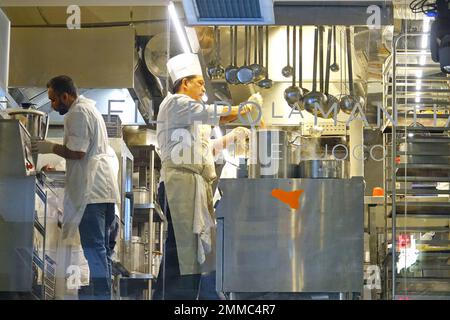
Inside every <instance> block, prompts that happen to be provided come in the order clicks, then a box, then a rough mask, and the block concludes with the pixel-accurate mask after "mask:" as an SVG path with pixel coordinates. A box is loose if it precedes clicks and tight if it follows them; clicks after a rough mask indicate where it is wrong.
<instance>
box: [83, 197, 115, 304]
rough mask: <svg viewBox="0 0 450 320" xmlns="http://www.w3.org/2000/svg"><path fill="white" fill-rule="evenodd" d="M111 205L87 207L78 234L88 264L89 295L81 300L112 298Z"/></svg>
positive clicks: (112, 217) (112, 208)
mask: <svg viewBox="0 0 450 320" xmlns="http://www.w3.org/2000/svg"><path fill="white" fill-rule="evenodd" d="M114 216H115V215H114V204H113V203H95V204H88V205H87V206H86V210H85V211H84V214H83V218H82V219H81V222H80V226H79V231H80V240H81V246H82V248H83V252H84V256H85V257H86V260H87V262H88V265H89V274H90V277H89V287H90V288H89V289H90V290H87V291H86V292H90V294H87V295H86V296H83V297H80V298H83V299H97V300H110V299H111V274H112V265H111V250H110V247H109V233H110V229H111V226H112V224H113V222H114Z"/></svg>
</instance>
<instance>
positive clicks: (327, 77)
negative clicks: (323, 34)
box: [325, 29, 332, 94]
mask: <svg viewBox="0 0 450 320" xmlns="http://www.w3.org/2000/svg"><path fill="white" fill-rule="evenodd" d="M331 33H332V31H331V29H328V39H327V61H326V68H325V94H328V90H329V88H330V62H331V61H330V60H331Z"/></svg>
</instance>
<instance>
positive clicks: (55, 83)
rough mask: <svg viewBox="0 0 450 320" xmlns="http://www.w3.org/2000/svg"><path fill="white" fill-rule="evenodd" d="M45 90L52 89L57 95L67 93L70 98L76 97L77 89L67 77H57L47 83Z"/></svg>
mask: <svg viewBox="0 0 450 320" xmlns="http://www.w3.org/2000/svg"><path fill="white" fill-rule="evenodd" d="M47 88H52V89H53V90H54V91H55V92H56V93H57V94H63V93H67V94H69V95H71V96H72V97H75V98H76V97H77V96H78V93H77V87H76V86H75V83H74V82H73V80H72V79H71V78H70V77H68V76H57V77H54V78H53V79H51V80H50V81H49V82H48V83H47Z"/></svg>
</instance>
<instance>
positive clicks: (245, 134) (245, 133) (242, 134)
mask: <svg viewBox="0 0 450 320" xmlns="http://www.w3.org/2000/svg"><path fill="white" fill-rule="evenodd" d="M250 133H251V131H250V130H249V129H247V128H244V127H236V128H234V129H233V130H231V132H230V134H231V135H232V136H233V138H234V139H235V140H237V141H239V140H241V141H242V140H247V139H248V138H249V137H250Z"/></svg>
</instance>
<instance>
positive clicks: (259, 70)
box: [250, 26, 264, 82]
mask: <svg viewBox="0 0 450 320" xmlns="http://www.w3.org/2000/svg"><path fill="white" fill-rule="evenodd" d="M258 37H259V32H258V27H257V26H255V27H254V40H253V46H254V48H253V60H254V61H253V64H251V65H250V68H251V69H252V71H253V82H258V81H260V80H262V79H263V78H264V67H263V66H262V65H261V64H259V63H258V55H259V53H258V45H259V42H260V41H258ZM261 42H262V41H261ZM260 63H261V61H260Z"/></svg>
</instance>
